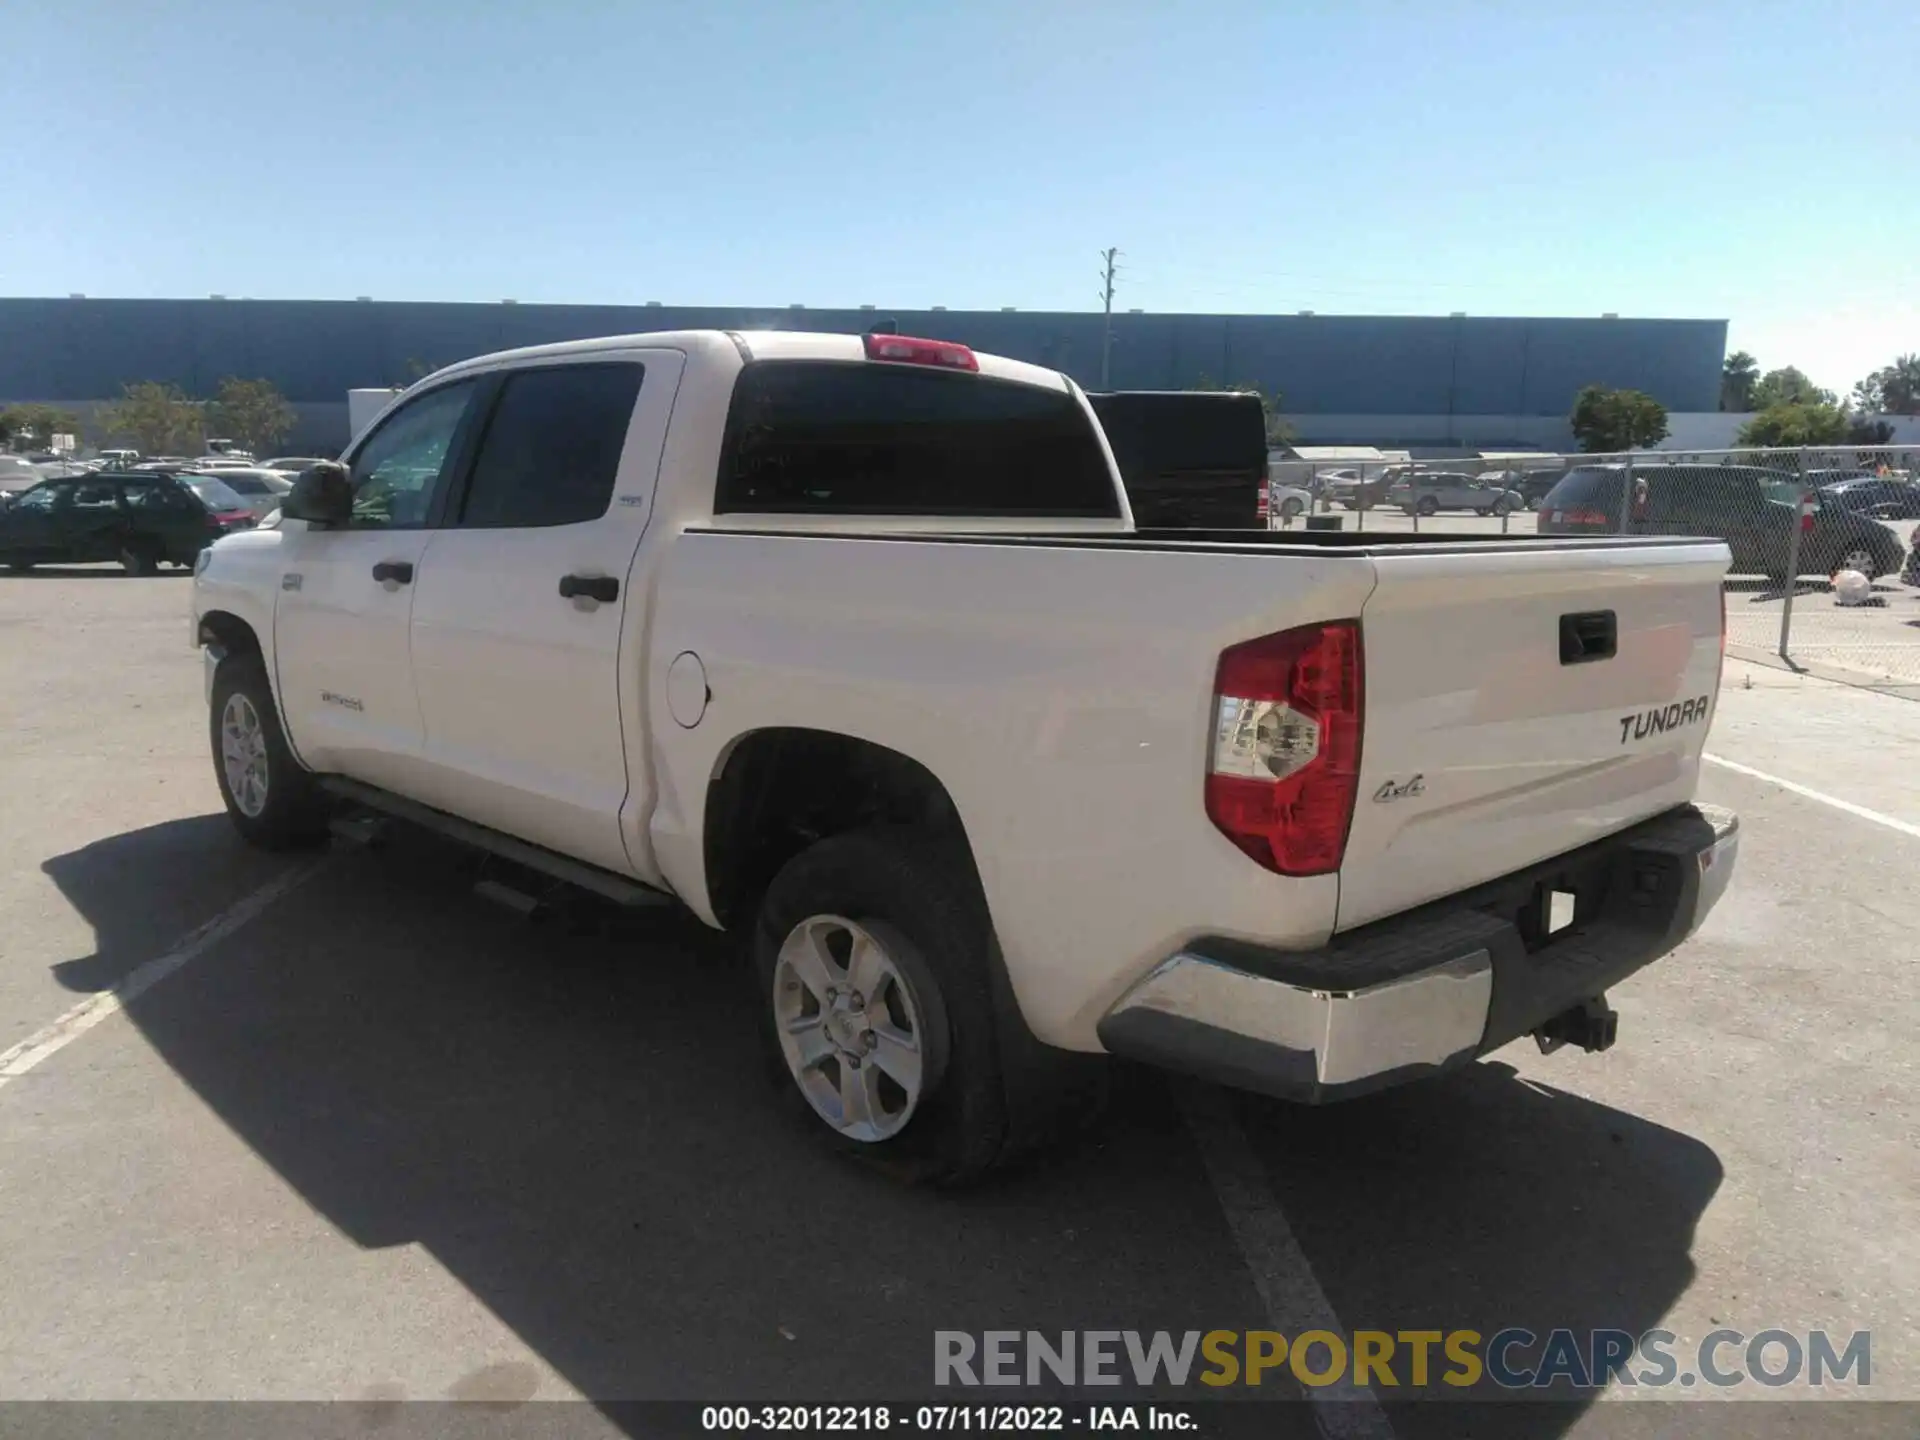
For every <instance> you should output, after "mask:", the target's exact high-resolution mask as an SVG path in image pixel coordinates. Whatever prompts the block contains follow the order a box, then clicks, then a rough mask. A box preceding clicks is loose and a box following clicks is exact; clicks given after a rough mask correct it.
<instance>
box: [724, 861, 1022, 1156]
mask: <svg viewBox="0 0 1920 1440" xmlns="http://www.w3.org/2000/svg"><path fill="white" fill-rule="evenodd" d="M992 944H993V940H992V932H991V926H990V925H989V923H988V919H987V913H986V905H985V902H984V900H983V898H982V897H981V895H980V890H979V884H978V882H977V881H976V880H975V879H974V877H973V874H972V859H971V857H970V856H969V855H968V854H967V853H966V850H965V847H964V845H961V844H955V843H952V842H947V841H943V840H941V839H940V838H939V837H937V836H935V835H933V834H931V833H929V832H927V831H924V830H918V829H906V828H899V829H874V830H862V831H856V832H853V833H851V834H846V835H836V836H832V837H830V838H828V839H826V840H822V841H820V842H819V843H818V844H816V845H814V846H812V847H811V848H809V849H807V850H805V851H803V852H801V853H800V854H799V855H797V856H796V857H794V858H793V859H792V860H790V861H789V862H787V864H786V866H785V867H784V868H782V869H781V871H780V873H779V874H778V875H776V876H775V877H774V880H773V883H772V884H771V885H770V886H769V887H768V888H767V892H766V895H765V897H764V898H763V899H762V901H761V905H760V912H759V915H758V916H757V918H756V921H755V924H754V932H753V961H754V964H753V973H754V980H755V988H756V991H757V994H756V997H755V1000H756V1011H757V1013H758V1015H759V1017H760V1031H761V1036H762V1039H763V1041H764V1044H765V1049H766V1052H767V1060H768V1068H769V1071H770V1073H771V1074H772V1076H773V1077H774V1081H775V1083H776V1085H778V1087H779V1088H780V1090H781V1092H782V1094H783V1096H784V1097H785V1103H786V1104H787V1105H788V1107H789V1108H790V1109H791V1110H792V1111H793V1112H794V1113H795V1114H796V1115H797V1116H798V1117H799V1119H800V1120H801V1121H802V1122H803V1123H804V1124H805V1125H806V1126H807V1127H808V1128H809V1129H810V1130H811V1131H812V1132H813V1133H814V1135H815V1136H817V1137H818V1138H819V1139H821V1140H822V1141H824V1142H825V1143H826V1144H827V1145H828V1146H829V1147H831V1148H833V1149H835V1150H837V1151H839V1152H841V1153H843V1154H847V1155H851V1156H853V1157H854V1158H857V1159H859V1160H861V1161H863V1162H864V1163H867V1164H869V1165H872V1166H874V1167H875V1168H876V1169H879V1170H882V1171H884V1172H885V1173H887V1174H889V1175H891V1176H892V1177H894V1178H895V1179H899V1180H904V1181H907V1182H909V1183H926V1184H946V1185H951V1184H959V1183H964V1182H966V1181H969V1180H974V1179H978V1178H979V1177H981V1176H983V1175H985V1174H987V1173H988V1172H989V1171H991V1170H993V1169H995V1168H997V1167H998V1166H1000V1165H1002V1164H1004V1163H1006V1162H1007V1161H1008V1160H1010V1159H1011V1158H1013V1156H1014V1154H1015V1152H1016V1150H1017V1148H1018V1147H1017V1146H1016V1145H1015V1144H1014V1143H1013V1140H1012V1137H1011V1134H1010V1126H1009V1121H1008V1105H1007V1091H1006V1084H1005V1076H1004V1073H1003V1068H1002V1062H1001V1053H1000V1039H999V1034H998V1032H997V1029H996V1020H995V1011H994V1002H993V987H992V972H991V969H990V965H991V947H992ZM876 951H877V952H878V953H877V955H876ZM862 986H864V987H865V988H864V990H863V989H861V988H859V987H862ZM908 1040H911V1042H912V1043H911V1044H910V1045H909V1044H907V1043H905V1042H906V1041H908ZM863 1046H864V1047H865V1048H864V1049H863V1048H862V1047H863ZM888 1057H891V1058H888ZM863 1094H864V1098H862V1095H863ZM867 1117H871V1120H870V1122H869V1121H868V1120H867Z"/></svg>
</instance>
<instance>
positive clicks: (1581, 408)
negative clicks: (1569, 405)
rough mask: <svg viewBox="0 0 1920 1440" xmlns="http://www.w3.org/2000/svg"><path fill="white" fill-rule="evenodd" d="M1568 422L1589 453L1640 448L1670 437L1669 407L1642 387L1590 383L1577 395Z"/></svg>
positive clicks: (1600, 453)
mask: <svg viewBox="0 0 1920 1440" xmlns="http://www.w3.org/2000/svg"><path fill="white" fill-rule="evenodd" d="M1567 423H1568V425H1570V426H1571V427H1572V429H1573V435H1574V438H1575V439H1576V440H1578V441H1579V442H1580V448H1581V449H1582V450H1584V451H1586V452H1587V453H1588V454H1589V455H1605V454H1610V453H1612V452H1615V451H1619V450H1639V449H1642V448H1643V447H1645V446H1648V445H1657V444H1659V443H1660V442H1661V441H1662V440H1664V439H1666V438H1667V407H1666V406H1664V405H1662V404H1661V403H1660V402H1659V401H1658V400H1656V399H1654V398H1653V397H1652V396H1651V395H1647V394H1643V393H1642V392H1640V391H1638V390H1609V389H1607V388H1606V387H1604V386H1601V385H1589V386H1587V387H1586V389H1584V390H1582V391H1581V392H1580V393H1579V395H1578V396H1576V397H1575V399H1574V402H1573V413H1572V414H1571V415H1569V416H1568V417H1567Z"/></svg>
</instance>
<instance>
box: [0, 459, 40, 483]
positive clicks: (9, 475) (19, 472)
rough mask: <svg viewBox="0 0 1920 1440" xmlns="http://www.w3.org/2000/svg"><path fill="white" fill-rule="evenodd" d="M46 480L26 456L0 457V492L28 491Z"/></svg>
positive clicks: (38, 468) (37, 467)
mask: <svg viewBox="0 0 1920 1440" xmlns="http://www.w3.org/2000/svg"><path fill="white" fill-rule="evenodd" d="M46 478H47V477H46V476H45V475H43V474H41V473H40V467H39V466H38V465H36V464H34V463H33V462H32V461H31V460H29V459H27V458H26V457H25V456H24V455H0V490H5V491H18V490H26V489H29V488H31V487H32V486H35V485H38V484H39V483H40V482H41V481H42V480H45V479H46Z"/></svg>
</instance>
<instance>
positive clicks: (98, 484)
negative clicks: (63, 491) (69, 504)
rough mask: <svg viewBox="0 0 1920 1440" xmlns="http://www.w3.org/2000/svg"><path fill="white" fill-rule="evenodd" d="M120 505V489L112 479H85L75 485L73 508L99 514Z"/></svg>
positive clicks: (84, 512)
mask: <svg viewBox="0 0 1920 1440" xmlns="http://www.w3.org/2000/svg"><path fill="white" fill-rule="evenodd" d="M119 507H120V489H119V487H118V486H117V485H115V484H114V483H113V481H111V480H83V481H81V482H80V483H79V484H77V485H75V486H74V487H73V508H74V509H75V510H76V511H78V512H81V513H83V514H88V515H98V514H100V513H101V512H102V511H112V510H117V509H119Z"/></svg>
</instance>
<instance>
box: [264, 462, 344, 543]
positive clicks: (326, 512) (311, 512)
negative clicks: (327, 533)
mask: <svg viewBox="0 0 1920 1440" xmlns="http://www.w3.org/2000/svg"><path fill="white" fill-rule="evenodd" d="M280 514H281V515H282V516H283V517H284V518H286V519H288V520H305V521H306V522H307V523H308V524H310V525H315V526H318V527H320V528H322V529H326V528H331V527H333V526H336V525H345V524H346V523H347V522H348V521H349V520H351V519H352V518H353V481H352V479H351V477H350V476H349V475H348V474H347V467H346V466H344V465H341V464H338V463H337V462H335V461H332V460H328V461H326V462H324V463H322V464H319V465H314V466H311V467H309V468H308V469H305V470H302V471H301V472H300V478H299V479H297V480H295V481H294V482H293V489H291V490H289V491H288V492H287V494H286V498H285V499H284V500H282V501H281V502H280Z"/></svg>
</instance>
